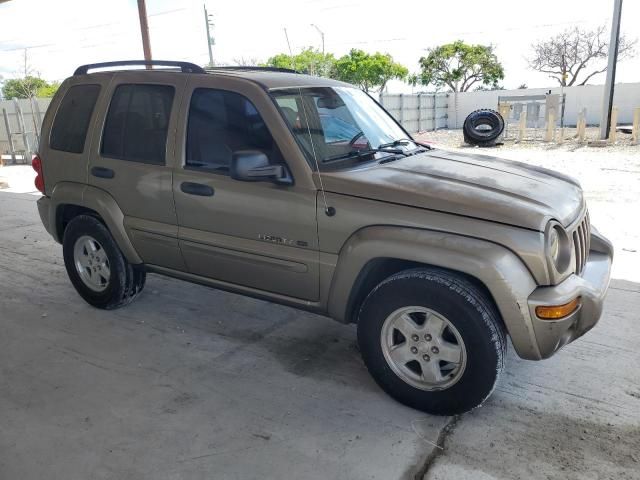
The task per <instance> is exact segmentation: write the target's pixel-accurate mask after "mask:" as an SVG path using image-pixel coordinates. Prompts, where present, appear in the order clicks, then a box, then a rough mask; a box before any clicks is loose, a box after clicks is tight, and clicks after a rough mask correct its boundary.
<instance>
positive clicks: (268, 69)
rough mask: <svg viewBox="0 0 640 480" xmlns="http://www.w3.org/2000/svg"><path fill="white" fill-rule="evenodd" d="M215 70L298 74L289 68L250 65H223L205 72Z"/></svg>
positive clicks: (209, 68)
mask: <svg viewBox="0 0 640 480" xmlns="http://www.w3.org/2000/svg"><path fill="white" fill-rule="evenodd" d="M215 70H244V71H258V72H260V71H262V72H282V73H300V72H298V71H297V70H293V69H291V68H282V67H257V66H250V65H223V66H220V67H207V68H206V71H208V72H213V71H215Z"/></svg>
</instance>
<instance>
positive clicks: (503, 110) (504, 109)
mask: <svg viewBox="0 0 640 480" xmlns="http://www.w3.org/2000/svg"><path fill="white" fill-rule="evenodd" d="M498 112H500V115H502V118H504V134H503V138H507V134H508V130H509V113H510V112H511V105H509V104H508V103H499V104H498Z"/></svg>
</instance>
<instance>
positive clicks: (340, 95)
mask: <svg viewBox="0 0 640 480" xmlns="http://www.w3.org/2000/svg"><path fill="white" fill-rule="evenodd" d="M272 95H273V97H274V98H275V101H276V103H277V104H278V107H279V108H280V111H281V112H282V116H283V117H284V119H285V121H286V122H287V124H288V125H289V128H290V129H291V131H292V132H293V134H294V136H295V137H296V140H297V142H298V144H299V145H300V146H301V147H302V149H303V150H304V152H305V155H306V156H307V158H308V159H309V161H310V162H311V164H312V165H314V166H315V161H316V158H317V161H318V165H319V167H320V169H321V170H323V169H336V168H348V167H350V166H352V165H353V164H354V163H357V162H362V161H366V160H380V159H382V158H385V157H388V156H394V155H397V154H398V153H403V152H405V151H407V152H408V151H411V150H415V149H416V148H418V146H417V145H416V144H415V143H413V141H412V140H411V139H408V138H407V134H406V132H404V130H402V128H400V127H399V126H398V124H397V123H396V122H395V120H393V118H391V117H390V116H389V114H387V112H385V111H384V110H383V109H382V108H381V107H380V106H379V105H378V104H377V103H376V102H375V101H374V100H373V99H372V98H371V97H369V95H367V94H366V93H364V92H363V91H362V90H358V89H357V88H351V87H321V88H293V89H286V90H277V91H275V92H272ZM314 155H315V158H314Z"/></svg>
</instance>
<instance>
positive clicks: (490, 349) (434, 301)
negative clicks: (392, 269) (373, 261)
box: [358, 268, 507, 415]
mask: <svg viewBox="0 0 640 480" xmlns="http://www.w3.org/2000/svg"><path fill="white" fill-rule="evenodd" d="M408 306H420V307H423V308H426V309H429V310H432V311H434V312H437V313H438V314H439V315H442V316H444V317H446V319H448V321H450V323H451V324H453V326H454V327H455V328H456V329H457V331H458V333H459V334H460V336H461V338H462V340H463V342H464V345H463V347H464V350H465V352H466V365H465V367H464V369H461V372H460V374H459V378H458V380H457V381H456V383H454V384H453V385H451V386H448V387H446V388H444V389H442V390H424V389H420V388H416V387H415V386H413V385H411V384H410V383H408V382H407V381H405V380H404V379H403V378H401V376H400V375H398V374H396V372H395V371H394V370H393V369H392V367H391V366H390V364H389V363H388V362H387V360H386V359H385V356H384V353H383V347H382V345H381V335H383V325H384V323H385V320H386V319H387V318H388V317H389V316H390V315H391V314H392V313H393V312H396V311H398V309H401V308H403V307H408ZM405 341H407V342H408V341H409V340H408V339H407V340H405ZM358 343H359V346H360V351H361V353H362V357H363V359H364V362H365V364H366V366H367V368H368V369H369V372H370V373H371V375H372V376H373V378H374V379H375V381H376V382H377V383H378V385H380V387H382V389H383V390H385V391H386V392H387V393H388V394H389V395H390V396H392V397H393V398H395V399H396V400H398V401H399V402H401V403H403V404H405V405H407V406H410V407H413V408H416V409H418V410H422V411H424V412H427V413H431V414H435V415H455V414H459V413H462V412H466V411H468V410H471V409H473V408H475V407H477V406H479V405H481V404H482V402H484V401H485V400H486V399H487V397H488V396H489V395H490V394H491V392H492V391H493V389H494V387H495V384H496V382H497V380H498V377H499V375H500V372H501V371H502V369H503V367H504V361H505V355H506V345H507V342H506V337H505V332H504V328H503V326H502V323H501V320H500V316H499V313H498V312H497V311H496V308H495V306H494V305H493V302H492V301H490V300H489V299H488V298H487V297H486V295H485V294H484V293H483V292H482V291H481V290H480V289H479V288H478V287H476V286H475V285H474V284H473V283H472V282H470V281H469V280H467V279H466V278H465V277H464V276H461V275H456V274H454V273H451V272H448V271H445V270H441V269H436V268H420V269H414V270H406V271H403V272H400V273H397V274H395V275H392V276H391V277H389V278H387V279H386V280H384V281H383V282H382V283H380V284H379V285H378V286H377V287H376V288H375V289H374V290H373V291H372V292H371V293H370V294H369V296H368V297H367V298H366V299H365V301H364V302H363V304H362V307H361V309H360V312H359V315H358ZM427 347H428V346H427Z"/></svg>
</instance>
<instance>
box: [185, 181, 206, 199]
mask: <svg viewBox="0 0 640 480" xmlns="http://www.w3.org/2000/svg"><path fill="white" fill-rule="evenodd" d="M180 190H182V191H183V192H184V193H188V194H189V195H199V196H201V197H213V188H211V187H210V186H209V185H203V184H202V183H193V182H182V183H181V184H180Z"/></svg>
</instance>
